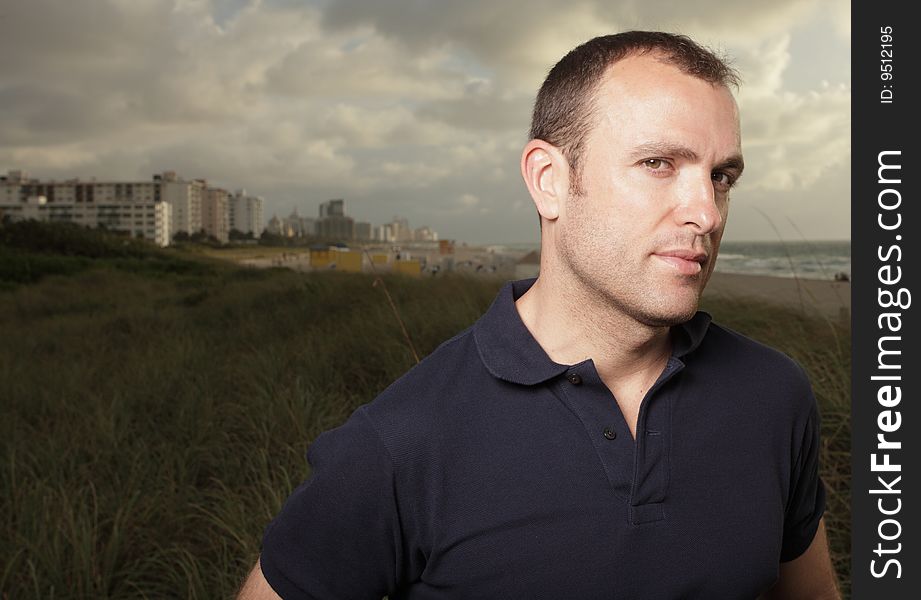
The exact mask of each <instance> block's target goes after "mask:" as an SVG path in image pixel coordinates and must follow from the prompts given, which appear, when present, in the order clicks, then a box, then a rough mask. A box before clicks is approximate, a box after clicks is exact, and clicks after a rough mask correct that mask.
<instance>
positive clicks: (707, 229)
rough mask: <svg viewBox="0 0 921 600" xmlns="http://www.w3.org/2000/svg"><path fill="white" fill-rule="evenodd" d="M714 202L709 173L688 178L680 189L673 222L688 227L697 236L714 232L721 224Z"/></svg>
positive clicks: (720, 216) (719, 214)
mask: <svg viewBox="0 0 921 600" xmlns="http://www.w3.org/2000/svg"><path fill="white" fill-rule="evenodd" d="M716 200H717V199H716V191H715V190H714V189H713V180H712V179H711V176H710V173H706V174H705V175H700V176H698V175H695V176H694V177H689V178H688V179H687V180H685V182H684V184H683V185H682V186H681V187H680V191H679V198H678V206H677V208H676V209H675V221H676V222H677V223H678V224H679V225H682V226H684V225H687V226H690V227H691V228H693V229H694V233H696V234H697V235H706V234H708V233H711V232H713V231H716V230H717V229H719V227H720V225H722V224H723V215H722V214H721V213H720V210H719V207H718V206H717V204H716Z"/></svg>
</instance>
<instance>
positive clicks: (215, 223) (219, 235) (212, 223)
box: [201, 188, 230, 244]
mask: <svg viewBox="0 0 921 600" xmlns="http://www.w3.org/2000/svg"><path fill="white" fill-rule="evenodd" d="M227 196H228V194H227V190H222V189H220V188H207V189H205V191H204V194H203V195H202V202H201V228H202V230H204V232H205V233H207V234H208V235H210V236H211V237H213V238H214V239H216V240H217V241H219V242H221V243H222V244H226V243H227V241H228V240H229V239H230V238H229V233H230V220H229V218H228V211H227Z"/></svg>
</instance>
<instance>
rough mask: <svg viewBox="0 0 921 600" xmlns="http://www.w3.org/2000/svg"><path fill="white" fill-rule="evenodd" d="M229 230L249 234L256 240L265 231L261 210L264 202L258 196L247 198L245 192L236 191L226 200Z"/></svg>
mask: <svg viewBox="0 0 921 600" xmlns="http://www.w3.org/2000/svg"><path fill="white" fill-rule="evenodd" d="M227 202H228V204H227V206H228V213H229V219H230V228H231V229H236V230H237V231H239V232H240V233H251V234H253V237H256V238H258V237H259V236H260V235H262V232H263V231H264V230H265V226H264V225H263V220H262V208H263V204H264V203H265V201H264V200H263V199H262V198H261V197H259V196H249V195H247V193H246V190H237V191H236V192H235V193H234V194H233V195H232V196H230V197H228V199H227Z"/></svg>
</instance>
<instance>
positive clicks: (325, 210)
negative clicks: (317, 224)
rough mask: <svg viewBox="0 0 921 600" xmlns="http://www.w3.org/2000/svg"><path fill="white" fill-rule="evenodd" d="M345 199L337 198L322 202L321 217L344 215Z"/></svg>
mask: <svg viewBox="0 0 921 600" xmlns="http://www.w3.org/2000/svg"><path fill="white" fill-rule="evenodd" d="M344 216H345V200H343V199H342V198H336V199H333V200H328V201H326V202H322V203H321V204H320V218H321V219H322V218H323V217H344Z"/></svg>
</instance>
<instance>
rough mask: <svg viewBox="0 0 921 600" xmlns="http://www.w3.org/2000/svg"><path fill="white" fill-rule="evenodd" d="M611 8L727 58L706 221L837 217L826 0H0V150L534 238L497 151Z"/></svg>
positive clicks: (766, 234) (29, 163)
mask: <svg viewBox="0 0 921 600" xmlns="http://www.w3.org/2000/svg"><path fill="white" fill-rule="evenodd" d="M564 5H565V7H564ZM626 29H663V30H667V31H676V32H679V33H685V34H688V35H691V36H692V37H694V38H695V39H696V40H698V41H700V42H702V43H704V44H706V45H708V46H710V47H712V48H716V49H718V50H721V51H723V52H725V53H727V54H728V55H729V56H730V57H732V58H733V61H734V64H735V65H736V66H737V68H738V69H739V70H740V71H741V72H742V75H743V78H744V81H745V83H744V85H743V87H742V89H741V91H740V93H739V102H740V106H741V111H742V135H743V150H744V153H745V159H746V173H745V176H744V177H743V179H742V181H741V182H740V184H739V186H738V188H737V190H736V191H735V192H734V196H733V199H732V205H731V212H730V218H729V225H728V228H727V233H726V238H725V239H727V240H737V241H741V240H758V239H764V240H771V239H777V237H776V234H775V233H774V231H773V230H772V228H771V225H770V224H769V222H768V219H770V220H771V221H772V222H773V223H774V225H775V226H776V227H777V228H778V229H779V230H780V233H781V235H782V236H783V237H784V239H788V240H795V239H800V236H801V235H803V236H805V237H806V238H809V239H847V238H849V230H850V85H851V81H850V3H849V2H848V1H846V0H773V1H771V2H764V1H762V0H736V1H734V2H730V1H727V0H695V1H683V0H663V1H657V0H624V1H612V0H570V1H569V2H566V3H563V2H560V1H559V0H556V1H553V2H551V1H549V0H501V1H500V0H453V1H451V0H261V1H260V0H67V1H63V2H62V1H60V0H4V2H3V3H2V4H0V171H2V172H4V173H5V172H6V170H7V169H16V168H19V169H24V170H27V171H28V172H29V173H30V174H31V175H32V176H35V177H39V178H42V179H46V178H57V179H63V178H70V177H81V178H89V177H91V176H95V177H97V178H98V179H110V180H111V179H116V180H136V179H143V180H149V178H150V176H151V175H152V174H153V173H157V172H160V171H163V170H175V171H177V172H179V173H180V175H182V176H185V177H188V178H193V177H194V178H205V179H207V180H208V181H209V183H211V184H213V185H217V186H222V187H226V188H228V189H236V188H240V187H245V188H246V189H247V190H248V191H249V192H251V193H254V194H258V195H261V196H263V197H265V199H266V218H268V217H269V216H271V215H272V214H273V213H277V214H278V215H279V216H284V215H286V214H288V213H290V212H291V210H292V209H293V208H294V207H297V208H298V211H299V212H300V213H301V214H302V215H315V214H316V212H317V205H318V204H319V203H320V202H322V201H324V200H327V199H329V198H345V200H346V210H347V212H348V214H350V215H351V216H353V217H355V218H356V219H357V220H364V221H371V222H372V223H375V224H377V223H382V222H386V221H389V220H390V219H391V218H392V217H393V216H395V215H400V216H404V217H406V218H408V219H409V221H410V225H412V226H413V227H418V226H421V225H429V226H431V227H432V228H434V229H435V230H436V231H438V232H439V234H440V236H441V237H442V238H454V239H457V240H464V241H468V242H506V243H508V242H537V241H538V239H539V233H538V228H537V219H536V218H535V215H536V212H535V209H534V207H533V204H532V203H531V200H530V197H529V196H528V195H527V192H526V191H525V188H524V184H523V183H522V181H521V177H520V175H519V172H518V160H519V156H520V151H521V148H522V146H523V145H524V143H525V141H526V131H527V129H528V125H529V116H530V110H531V106H532V103H533V99H534V95H535V93H536V90H537V88H538V87H539V86H540V83H541V81H542V80H543V77H544V76H545V75H546V73H547V71H548V70H549V68H550V67H551V66H552V65H553V64H554V63H555V62H556V61H557V60H558V59H559V58H560V57H561V56H562V55H563V54H565V53H566V52H567V51H568V50H569V49H571V48H572V47H574V46H576V45H578V44H579V43H581V42H583V41H585V40H587V39H589V38H591V37H594V36H596V35H600V34H605V33H611V32H616V31H622V30H626ZM765 215H766V216H767V218H766V217H765Z"/></svg>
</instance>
